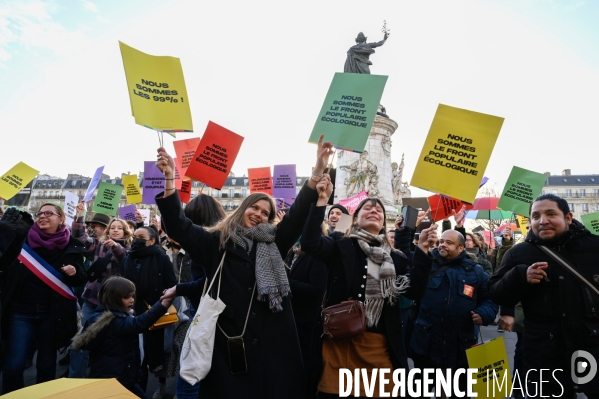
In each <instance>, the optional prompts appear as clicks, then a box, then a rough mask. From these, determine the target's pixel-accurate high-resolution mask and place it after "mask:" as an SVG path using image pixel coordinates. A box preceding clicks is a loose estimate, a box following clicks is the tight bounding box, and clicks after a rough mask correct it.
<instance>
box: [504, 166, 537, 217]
mask: <svg viewBox="0 0 599 399" xmlns="http://www.w3.org/2000/svg"><path fill="white" fill-rule="evenodd" d="M546 180H547V176H545V175H544V174H542V173H537V172H533V171H530V170H526V169H522V168H519V167H517V166H514V167H513V168H512V172H511V173H510V176H509V177H508V179H507V183H505V187H504V188H503V192H502V193H501V198H499V203H498V204H497V207H498V208H501V209H503V210H504V211H512V212H514V213H517V214H518V215H523V216H526V217H530V212H529V209H530V204H531V203H532V201H533V200H534V199H535V198H536V197H537V196H538V195H539V194H541V191H542V190H543V185H544V184H545V181H546Z"/></svg>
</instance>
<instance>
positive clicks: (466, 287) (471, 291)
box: [464, 284, 474, 298]
mask: <svg viewBox="0 0 599 399" xmlns="http://www.w3.org/2000/svg"><path fill="white" fill-rule="evenodd" d="M464 295H467V296H469V297H470V298H472V295H474V287H473V286H471V285H468V284H464Z"/></svg>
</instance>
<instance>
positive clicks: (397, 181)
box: [391, 154, 407, 205]
mask: <svg viewBox="0 0 599 399" xmlns="http://www.w3.org/2000/svg"><path fill="white" fill-rule="evenodd" d="M404 166H405V165H404V154H401V163H400V164H399V166H398V165H397V162H393V163H392V164H391V174H392V178H391V189H392V190H393V202H395V204H397V205H402V200H401V199H402V197H403V196H404V193H405V191H404V190H405V189H406V187H403V190H402V185H403V183H404V182H402V178H403V168H404ZM405 183H406V184H407V182H405Z"/></svg>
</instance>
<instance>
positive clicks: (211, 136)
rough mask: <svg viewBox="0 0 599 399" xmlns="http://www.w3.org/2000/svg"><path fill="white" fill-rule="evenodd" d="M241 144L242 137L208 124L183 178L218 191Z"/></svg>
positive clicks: (210, 123) (211, 123) (214, 124)
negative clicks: (185, 177)
mask: <svg viewBox="0 0 599 399" xmlns="http://www.w3.org/2000/svg"><path fill="white" fill-rule="evenodd" d="M241 143H243V137H242V136H240V135H238V134H236V133H233V132H232V131H230V130H228V129H225V128H224V127H222V126H220V125H217V124H216V123H214V122H208V126H207V127H206V131H205V132H204V136H203V137H202V140H201V141H200V144H199V145H198V148H197V150H196V152H195V154H194V155H193V159H192V160H191V163H190V164H189V167H188V168H187V171H186V172H185V176H187V177H190V178H192V179H194V180H197V181H200V182H202V183H204V184H205V185H207V186H209V187H212V188H215V189H217V190H220V189H221V188H223V184H225V181H226V180H227V176H229V172H230V171H231V168H232V167H233V163H234V162H235V158H237V154H238V153H239V149H240V148H241Z"/></svg>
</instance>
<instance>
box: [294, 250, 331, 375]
mask: <svg viewBox="0 0 599 399" xmlns="http://www.w3.org/2000/svg"><path fill="white" fill-rule="evenodd" d="M285 263H286V264H287V265H289V266H290V269H289V271H288V273H287V274H288V276H289V285H290V287H291V294H292V298H291V307H292V308H293V316H294V318H295V325H296V327H297V335H298V337H299V341H300V348H301V350H302V359H303V360H304V367H305V369H306V372H309V369H308V367H307V366H308V357H309V356H308V354H309V353H310V341H311V340H312V331H313V330H314V325H315V324H316V322H317V321H318V319H320V310H321V307H322V298H323V297H324V292H325V291H326V288H327V268H326V266H325V264H324V263H322V261H320V260H318V259H316V258H314V257H313V256H310V255H308V254H307V253H305V252H303V251H302V250H301V246H300V245H299V244H296V245H294V246H293V248H292V249H291V251H290V252H289V254H288V255H287V258H286V259H285Z"/></svg>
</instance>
